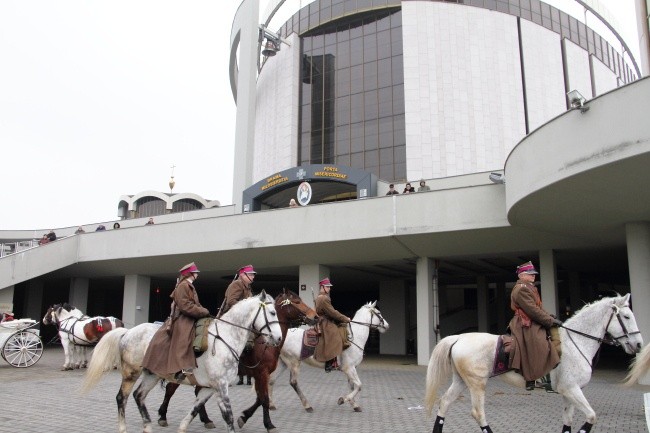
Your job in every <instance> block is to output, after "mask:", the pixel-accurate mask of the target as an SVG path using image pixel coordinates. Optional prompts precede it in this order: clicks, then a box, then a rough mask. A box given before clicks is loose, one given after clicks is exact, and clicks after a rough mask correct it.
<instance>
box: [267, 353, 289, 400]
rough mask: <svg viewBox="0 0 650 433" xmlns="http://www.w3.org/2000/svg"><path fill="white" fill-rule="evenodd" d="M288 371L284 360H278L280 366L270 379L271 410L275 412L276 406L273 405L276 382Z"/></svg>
mask: <svg viewBox="0 0 650 433" xmlns="http://www.w3.org/2000/svg"><path fill="white" fill-rule="evenodd" d="M286 369H287V364H286V363H285V362H284V361H283V360H282V358H278V364H277V366H276V368H275V372H273V374H272V375H271V376H270V378H269V410H275V404H273V385H275V381H276V380H278V377H280V375H281V374H282V373H284V372H285V370H286Z"/></svg>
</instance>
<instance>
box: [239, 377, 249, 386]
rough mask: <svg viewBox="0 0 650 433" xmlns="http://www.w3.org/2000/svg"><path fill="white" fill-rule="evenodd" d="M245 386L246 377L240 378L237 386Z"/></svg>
mask: <svg viewBox="0 0 650 433" xmlns="http://www.w3.org/2000/svg"><path fill="white" fill-rule="evenodd" d="M243 384H244V376H239V382H237V385H243ZM249 385H250V383H249Z"/></svg>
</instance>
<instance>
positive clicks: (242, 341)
mask: <svg viewBox="0 0 650 433" xmlns="http://www.w3.org/2000/svg"><path fill="white" fill-rule="evenodd" d="M158 328H159V326H158V325H154V324H152V323H143V324H141V325H138V326H135V327H134V328H132V329H130V330H127V329H125V328H118V329H116V330H114V331H111V332H109V333H108V334H106V335H105V336H104V338H102V340H101V341H100V342H99V344H98V345H97V347H95V350H94V351H93V355H92V359H91V360H90V365H89V367H88V371H87V372H86V376H85V379H84V383H83V386H82V390H84V391H86V390H88V389H90V388H92V387H94V386H95V385H96V384H97V382H98V381H99V379H100V378H101V376H102V375H103V374H104V373H105V372H106V371H108V370H110V369H111V367H112V366H113V363H114V362H115V361H116V360H117V361H118V364H121V371H122V383H121V386H120V390H119V392H118V394H117V398H116V399H117V412H118V432H119V433H126V422H125V418H124V413H125V408H126V402H127V399H128V397H129V395H130V394H131V391H132V390H133V387H134V385H135V383H136V381H137V380H138V378H139V377H140V376H141V375H142V381H141V382H140V384H139V385H138V387H137V389H136V390H135V392H134V398H135V402H136V404H137V406H138V409H139V411H140V415H141V416H142V422H143V427H144V432H145V433H149V432H151V418H150V417H149V413H148V411H147V408H146V406H145V404H144V400H145V398H146V397H147V394H149V391H151V390H152V389H153V387H154V386H156V384H157V383H158V382H160V380H161V379H164V380H166V381H168V382H175V383H182V384H184V385H194V384H191V383H190V382H189V381H188V380H187V379H184V380H183V381H182V382H179V381H178V380H177V379H176V378H175V377H174V375H173V374H172V375H167V376H157V375H156V374H154V373H152V372H150V371H149V370H147V369H143V368H142V366H141V365H142V359H143V358H144V354H145V352H146V351H147V347H148V346H149V343H150V341H151V338H152V337H153V335H154V334H155V333H156V331H157V330H158ZM208 333H209V335H210V338H209V343H208V349H207V350H206V351H205V352H204V353H203V354H202V355H200V356H199V357H198V358H197V360H196V361H197V364H198V368H195V369H194V374H193V375H194V378H195V379H196V382H197V383H196V384H198V385H200V386H201V387H203V388H201V389H200V390H199V391H198V393H197V395H196V400H194V406H193V407H192V410H191V411H190V412H189V413H188V415H187V416H186V417H185V418H183V420H182V421H181V424H180V426H179V428H178V431H179V432H185V431H187V428H188V426H189V424H190V422H191V421H192V419H194V417H195V416H196V414H197V412H198V410H199V408H200V407H201V406H202V405H204V404H205V402H206V401H208V399H209V398H210V397H211V396H212V394H214V393H215V392H216V393H217V396H218V404H219V408H220V409H221V415H222V416H223V419H224V420H225V421H226V424H227V425H228V432H230V433H234V431H235V429H234V425H233V424H234V420H233V415H232V409H231V407H230V398H229V396H228V384H229V383H230V382H232V381H233V380H234V378H235V377H237V366H238V361H239V355H240V354H241V352H242V351H243V350H244V346H245V345H246V341H247V340H248V338H249V336H250V335H251V333H252V334H254V335H261V336H264V337H265V338H266V343H267V344H271V345H277V344H279V343H280V341H282V330H281V329H280V325H279V323H278V320H277V313H276V311H275V306H274V305H273V298H272V297H271V296H269V295H267V294H266V293H265V292H264V291H262V293H260V294H259V295H257V296H253V297H250V298H248V299H244V300H242V301H239V302H238V303H236V304H235V305H234V306H233V307H232V308H231V309H230V310H229V311H228V312H227V313H226V314H224V315H223V316H222V317H221V318H219V319H214V320H213V321H212V323H211V324H210V326H209V328H208Z"/></svg>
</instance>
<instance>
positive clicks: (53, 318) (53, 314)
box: [43, 306, 96, 346]
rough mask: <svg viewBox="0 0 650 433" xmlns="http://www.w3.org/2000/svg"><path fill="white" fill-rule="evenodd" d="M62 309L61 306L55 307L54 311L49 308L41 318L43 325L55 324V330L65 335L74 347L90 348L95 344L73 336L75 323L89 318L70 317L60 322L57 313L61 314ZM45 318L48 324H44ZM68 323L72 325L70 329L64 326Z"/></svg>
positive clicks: (52, 308)
mask: <svg viewBox="0 0 650 433" xmlns="http://www.w3.org/2000/svg"><path fill="white" fill-rule="evenodd" d="M62 309H63V306H60V307H57V308H56V309H55V308H54V307H50V308H49V309H48V310H47V313H46V314H45V316H44V317H43V319H44V320H43V323H44V324H46V325H47V324H49V323H54V324H56V327H57V330H58V331H59V332H63V333H65V334H68V340H70V341H72V344H76V345H79V346H92V345H94V344H95V343H96V341H89V340H87V339H85V338H82V337H79V336H77V335H75V333H74V327H75V325H76V324H77V322H79V321H84V320H88V319H90V316H86V315H85V314H83V315H82V316H81V317H74V316H70V317H66V318H65V319H63V320H61V319H60V318H59V313H60V312H61V310H62ZM66 311H67V310H66ZM47 317H49V319H48V322H49V323H45V318H47ZM68 322H71V323H72V324H71V325H70V329H67V327H66V324H67V323H68Z"/></svg>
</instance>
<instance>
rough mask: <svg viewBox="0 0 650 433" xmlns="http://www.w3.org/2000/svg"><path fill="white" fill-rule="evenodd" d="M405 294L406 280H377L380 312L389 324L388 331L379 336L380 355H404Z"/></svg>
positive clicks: (405, 327)
mask: <svg viewBox="0 0 650 433" xmlns="http://www.w3.org/2000/svg"><path fill="white" fill-rule="evenodd" d="M406 296H407V291H406V281H404V280H389V281H380V282H379V304H380V306H381V314H382V315H383V316H384V318H386V320H388V323H389V324H390V331H389V332H386V333H384V334H380V337H379V353H380V354H382V355H406V338H407V336H406V331H407V326H408V324H407V323H406V321H407V320H408V317H407V314H406Z"/></svg>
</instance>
